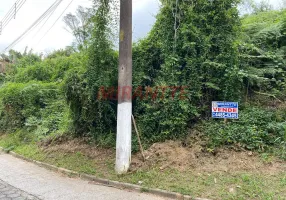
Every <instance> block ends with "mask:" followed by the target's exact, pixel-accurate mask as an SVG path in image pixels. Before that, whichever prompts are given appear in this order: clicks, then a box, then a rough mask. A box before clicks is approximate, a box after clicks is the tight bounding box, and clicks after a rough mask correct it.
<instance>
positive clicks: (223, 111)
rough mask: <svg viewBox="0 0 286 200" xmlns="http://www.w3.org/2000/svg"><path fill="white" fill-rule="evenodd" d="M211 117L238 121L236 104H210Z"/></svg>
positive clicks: (215, 102) (214, 102) (216, 102)
mask: <svg viewBox="0 0 286 200" xmlns="http://www.w3.org/2000/svg"><path fill="white" fill-rule="evenodd" d="M212 117H213V118H223V119H238V102H221V101H213V102H212Z"/></svg>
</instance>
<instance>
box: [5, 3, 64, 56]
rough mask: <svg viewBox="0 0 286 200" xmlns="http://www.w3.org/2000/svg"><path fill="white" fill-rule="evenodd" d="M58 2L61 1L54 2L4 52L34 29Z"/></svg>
mask: <svg viewBox="0 0 286 200" xmlns="http://www.w3.org/2000/svg"><path fill="white" fill-rule="evenodd" d="M59 1H60V2H61V1H62V0H56V1H55V2H54V3H53V4H52V5H51V6H50V7H49V8H48V9H47V10H46V11H45V12H44V13H43V14H42V15H41V16H40V17H39V18H38V19H37V20H36V21H35V22H34V23H33V24H32V25H31V26H30V27H29V28H28V29H27V30H26V31H24V32H23V33H22V34H21V35H20V36H19V37H18V38H17V39H16V40H14V41H13V42H12V43H11V44H10V45H9V46H8V47H6V48H5V50H4V52H6V51H7V50H8V49H10V48H12V47H13V46H15V45H16V44H17V43H18V42H20V41H21V40H22V39H23V37H24V36H25V35H26V34H27V33H28V32H30V31H31V30H32V29H34V28H36V27H37V26H38V25H39V24H40V23H41V22H42V21H43V20H44V19H45V18H46V17H47V16H48V15H49V14H50V13H51V12H52V11H53V9H55V6H56V5H57V4H58V3H59Z"/></svg>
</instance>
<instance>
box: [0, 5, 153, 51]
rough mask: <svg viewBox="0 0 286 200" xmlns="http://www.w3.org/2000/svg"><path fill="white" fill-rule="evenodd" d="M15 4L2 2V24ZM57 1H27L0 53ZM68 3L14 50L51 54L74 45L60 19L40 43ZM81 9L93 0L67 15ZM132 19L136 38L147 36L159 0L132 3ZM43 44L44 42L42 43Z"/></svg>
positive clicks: (1, 38) (5, 32) (1, 41)
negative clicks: (29, 50)
mask: <svg viewBox="0 0 286 200" xmlns="http://www.w3.org/2000/svg"><path fill="white" fill-rule="evenodd" d="M15 1H16V0H13V1H7V0H0V5H1V9H0V20H1V19H3V17H4V16H5V15H6V13H7V12H8V11H9V10H10V8H11V7H12V6H13V5H14V3H15ZM54 1H55V0H40V1H39V0H27V1H26V3H25V4H24V6H23V7H22V8H21V9H20V11H19V12H18V13H17V15H16V19H12V20H11V22H10V23H9V24H8V26H7V27H5V29H4V30H3V32H2V35H0V51H2V50H3V49H4V47H3V46H6V45H7V44H11V43H12V42H13V41H14V40H15V39H16V38H18V37H19V36H20V35H21V34H22V33H23V32H24V31H25V30H26V29H27V28H28V27H29V26H31V24H32V23H33V22H34V21H35V20H36V19H38V18H39V17H40V16H41V15H42V14H43V13H44V12H45V11H46V10H47V9H48V7H49V6H51V5H52V3H54ZM69 2H70V1H69V0H63V2H62V3H61V5H60V6H59V7H58V8H57V10H56V11H55V13H54V14H53V15H52V17H51V18H50V19H49V21H48V22H47V23H46V25H45V26H44V27H43V28H42V30H40V31H38V29H39V28H40V27H41V25H40V26H38V27H37V29H35V30H34V31H32V32H30V33H29V35H27V37H25V38H24V39H23V40H22V41H21V42H19V43H18V44H17V45H16V46H15V47H14V49H16V50H18V51H23V50H24V49H25V47H26V46H28V47H29V48H33V49H34V51H37V52H45V51H51V50H53V49H59V48H64V47H65V46H67V45H70V44H71V43H72V41H73V36H72V35H71V34H70V33H68V32H67V31H66V30H65V29H64V27H65V24H64V22H63V21H62V19H60V20H59V21H58V22H57V23H56V25H55V26H54V27H53V29H51V31H50V32H49V33H48V34H47V35H46V36H45V37H44V38H43V39H42V40H41V38H42V37H43V35H44V34H45V33H46V31H47V30H48V29H49V28H50V27H51V26H52V24H53V23H54V22H55V20H56V19H57V18H58V17H59V16H60V14H61V13H62V12H63V10H64V9H65V8H66V6H67V5H68V4H69ZM79 5H81V6H84V7H91V5H92V1H91V0H74V1H73V3H72V4H71V6H70V7H69V8H68V10H67V11H66V12H65V13H69V12H71V13H74V12H75V10H76V8H77V7H78V6H79ZM133 5H134V6H133V13H134V14H133V15H134V19H135V20H134V32H135V33H134V34H135V35H136V36H135V38H140V37H143V36H144V35H146V33H147V32H148V31H149V30H150V28H151V25H152V24H153V23H154V17H153V15H154V14H156V12H157V10H158V0H133ZM40 40H41V41H40Z"/></svg>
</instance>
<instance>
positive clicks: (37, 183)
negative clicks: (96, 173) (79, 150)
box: [0, 153, 163, 200]
mask: <svg viewBox="0 0 286 200" xmlns="http://www.w3.org/2000/svg"><path fill="white" fill-rule="evenodd" d="M26 199H27V200H38V199H43V200H44V199H45V200H163V198H161V197H157V196H152V195H149V194H143V193H138V192H133V191H127V190H119V189H116V188H111V187H105V186H101V185H94V184H90V183H89V182H87V181H84V180H80V179H75V178H68V177H66V176H63V175H61V174H58V173H54V172H51V171H49V170H46V169H44V168H41V167H39V166H37V165H35V164H33V163H29V162H26V161H22V160H20V159H17V158H15V157H12V156H11V155H8V154H3V153H0V200H26Z"/></svg>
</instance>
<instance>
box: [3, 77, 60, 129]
mask: <svg viewBox="0 0 286 200" xmlns="http://www.w3.org/2000/svg"><path fill="white" fill-rule="evenodd" d="M0 95H1V104H2V110H1V119H0V128H1V130H15V129H17V128H21V127H24V126H25V123H26V122H27V120H28V119H31V118H32V117H35V118H37V119H41V118H42V110H43V109H46V108H47V107H49V106H50V105H51V104H52V102H53V101H55V100H57V99H62V96H61V94H60V90H59V86H58V85H57V84H55V83H41V82H29V83H8V84H5V85H3V86H2V87H1V89H0ZM58 111H60V110H58Z"/></svg>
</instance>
